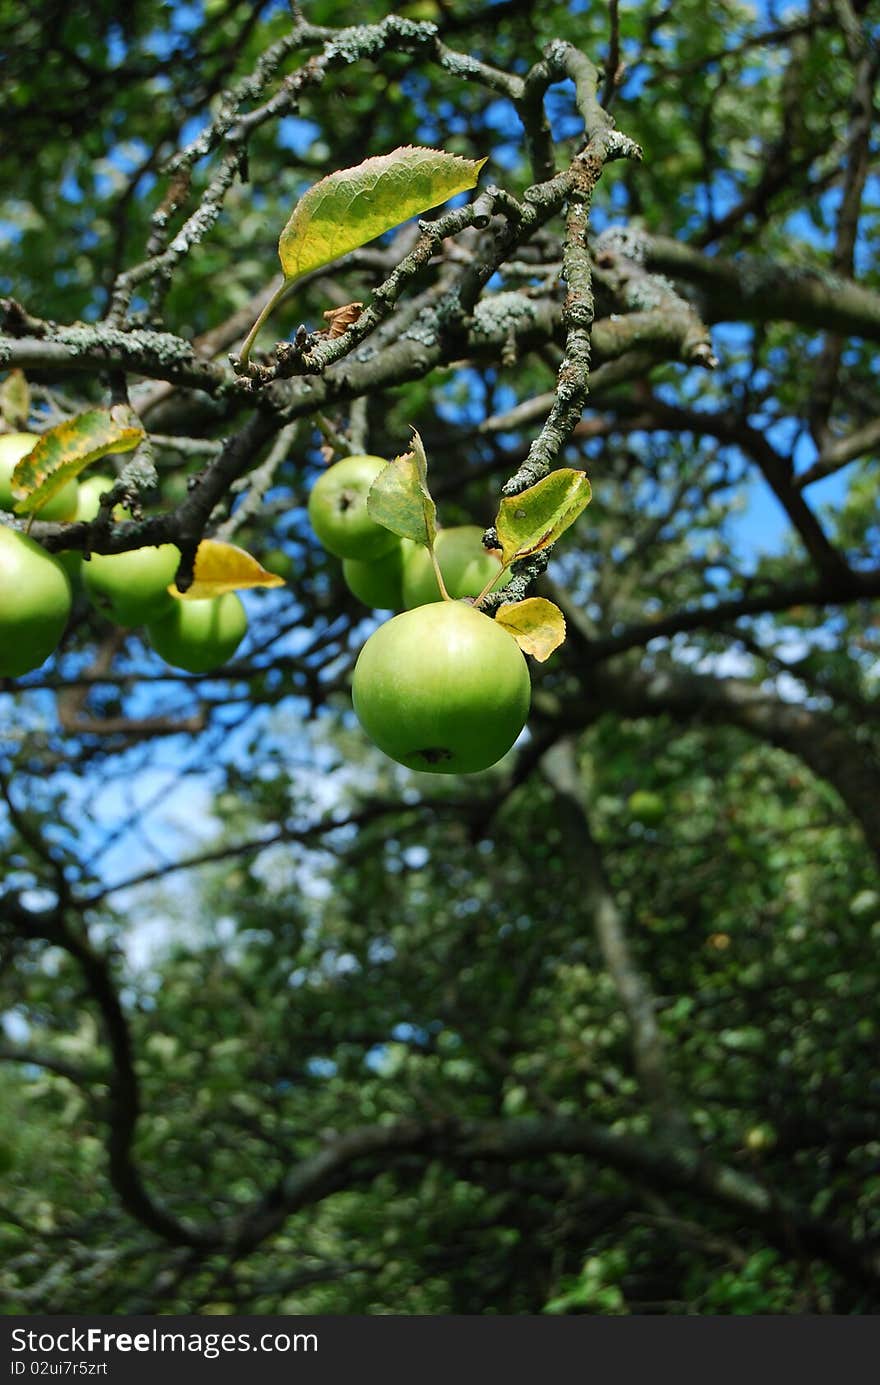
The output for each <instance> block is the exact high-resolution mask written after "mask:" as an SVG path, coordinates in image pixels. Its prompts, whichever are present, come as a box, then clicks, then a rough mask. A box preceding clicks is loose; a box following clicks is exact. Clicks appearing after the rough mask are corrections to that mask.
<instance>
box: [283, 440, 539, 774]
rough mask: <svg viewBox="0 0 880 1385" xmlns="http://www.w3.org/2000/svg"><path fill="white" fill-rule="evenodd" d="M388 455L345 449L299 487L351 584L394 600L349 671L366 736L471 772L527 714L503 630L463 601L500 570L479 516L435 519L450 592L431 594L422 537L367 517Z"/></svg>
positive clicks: (433, 585) (450, 769)
mask: <svg viewBox="0 0 880 1385" xmlns="http://www.w3.org/2000/svg"><path fill="white" fill-rule="evenodd" d="M386 465H387V463H386V462H385V461H384V460H383V458H381V457H372V456H356V457H347V458H346V459H345V460H344V461H341V462H337V463H336V464H335V465H334V466H331V467H329V468H328V470H327V471H326V472H324V473H323V475H322V476H321V477H320V478H319V480H318V481H317V482H316V484H315V485H314V487H313V488H312V491H311V494H310V496H309V506H308V510H309V519H310V521H311V524H312V528H313V529H314V531H315V533H316V534H317V536H318V538H319V539H320V541H321V543H322V544H323V546H324V547H325V548H326V549H327V550H328V552H330V553H333V554H334V555H335V556H336V557H338V558H341V559H342V571H343V576H344V578H345V582H346V584H347V586H348V587H349V589H350V590H351V591H352V592H353V593H354V595H355V596H357V597H358V598H359V600H361V601H363V602H364V603H365V604H366V605H368V606H372V607H373V608H374V609H376V610H392V611H401V612H402V613H401V614H400V615H396V616H394V617H393V618H392V619H391V620H389V621H387V622H386V623H385V624H384V625H381V626H380V627H379V629H378V630H377V631H375V633H374V634H372V635H371V636H370V638H369V639H368V640H367V642H366V644H365V645H364V647H363V649H362V650H361V652H360V655H359V657H358V660H357V664H356V665H355V670H354V678H353V682H352V700H353V703H354V709H355V713H356V715H357V717H358V720H359V721H360V723H361V725H362V727H363V728H364V730H365V731H366V733H367V735H368V736H369V737H370V739H371V740H372V741H373V742H374V744H376V745H377V746H378V747H379V749H380V750H382V751H384V752H385V754H386V755H388V756H389V757H390V758H391V759H392V760H396V761H397V762H398V763H399V764H402V765H406V767H407V768H408V769H417V770H425V771H428V772H431V773H435V774H472V773H475V772H477V771H479V770H483V769H488V768H489V766H490V765H493V764H495V763H496V762H497V761H498V760H500V759H501V757H502V755H505V754H506V753H507V751H508V750H509V749H510V747H511V746H512V745H513V743H514V741H515V740H516V738H517V736H518V735H519V733H520V731H521V730H522V728H523V726H524V725H525V720H526V717H527V715H528V710H529V702H530V697H531V682H530V678H529V671H528V667H527V665H526V661H525V659H524V658H523V655H522V652H521V650H520V648H519V646H518V645H517V643H516V641H515V640H514V639H513V637H512V636H511V635H510V634H508V632H507V631H506V630H505V629H503V628H502V626H500V625H498V624H497V623H496V622H495V621H494V620H492V619H491V618H490V617H489V616H486V615H484V614H483V613H482V612H481V611H479V610H477V609H476V607H475V606H474V605H473V599H474V598H475V597H478V596H480V595H481V594H482V593H483V592H484V591H485V589H486V588H487V586H488V585H489V584H490V583H491V581H492V577H493V575H494V574H495V573H497V574H498V580H497V581H496V582H495V584H494V585H493V586H492V587H491V590H492V591H495V590H499V589H500V588H502V587H504V586H506V584H507V582H508V581H509V579H510V574H509V573H508V572H504V571H502V568H501V563H500V561H499V559H498V558H497V557H496V556H495V555H494V554H492V553H490V552H488V551H487V549H485V548H484V547H483V544H482V530H481V529H480V528H479V526H478V525H462V526H459V527H456V528H449V529H441V530H440V532H439V533H438V535H437V539H436V542H435V545H434V552H435V554H436V557H437V560H438V564H439V567H440V571H441V573H442V575H443V581H444V584H445V586H446V590H447V593H448V595H449V597H450V598H451V599H450V600H444V599H441V592H440V587H439V584H438V582H437V578H436V575H435V572H434V567H433V564H432V562H431V556H430V554H429V552H428V550H427V549H426V548H424V547H423V546H422V545H420V544H417V543H413V542H411V541H410V540H408V539H401V538H399V537H398V536H397V535H396V534H394V533H392V532H391V531H390V530H389V529H386V528H384V527H383V526H382V525H380V524H377V523H376V522H375V520H373V519H372V517H371V516H370V514H369V513H368V511H367V496H368V495H369V492H370V487H371V486H372V485H373V482H374V481H375V480H376V478H377V477H378V476H379V474H380V473H381V472H382V471H383V470H384V468H385V466H386Z"/></svg>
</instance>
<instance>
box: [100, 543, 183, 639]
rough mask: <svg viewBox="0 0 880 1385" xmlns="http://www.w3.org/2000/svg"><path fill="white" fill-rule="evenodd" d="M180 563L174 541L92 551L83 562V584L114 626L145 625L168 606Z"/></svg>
mask: <svg viewBox="0 0 880 1385" xmlns="http://www.w3.org/2000/svg"><path fill="white" fill-rule="evenodd" d="M179 562H180V550H179V549H178V548H176V547H175V545H174V544H173V543H163V544H160V545H159V546H158V547H155V548H134V549H132V550H131V551H130V552H128V553H93V554H92V556H91V558H90V559H89V561H88V562H87V563H83V568H82V577H83V584H84V586H85V589H86V592H87V593H88V597H89V600H90V601H91V602H92V605H93V606H96V607H97V609H98V610H99V611H103V613H104V615H106V616H107V617H108V619H110V620H112V621H114V622H115V623H116V624H117V625H126V626H132V625H146V624H147V622H148V621H152V620H158V619H159V617H160V616H162V615H165V614H166V613H167V612H168V611H169V610H170V609H171V606H172V603H173V602H174V600H175V598H174V597H173V596H171V594H170V593H169V591H168V587H169V586H170V584H171V583H172V582H173V581H174V578H175V575H176V573H177V567H178V564H179Z"/></svg>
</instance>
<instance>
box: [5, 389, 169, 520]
mask: <svg viewBox="0 0 880 1385" xmlns="http://www.w3.org/2000/svg"><path fill="white" fill-rule="evenodd" d="M133 417H134V416H133V415H132V414H131V412H130V410H129V409H128V408H126V407H125V406H124V405H123V406H116V407H114V408H112V409H89V410H88V411H87V412H86V413H84V414H77V415H76V417H75V418H68V419H65V421H64V423H58V424H56V426H55V427H54V428H50V429H48V431H47V432H45V433H44V434H43V436H42V437H41V438H40V440H39V442H38V443H36V444H35V445H34V447H33V448H32V449H31V451H30V452H28V454H27V456H25V457H22V459H21V461H20V462H18V463H17V464H16V467H15V470H14V471H13V473H12V494H13V496H14V497H15V502H16V503H15V513H16V514H17V515H29V514H35V513H36V511H37V510H40V509H42V507H43V505H45V503H46V501H47V500H51V498H52V496H53V495H55V494H56V492H57V491H60V490H61V489H62V487H63V486H65V485H66V484H67V482H68V481H72V480H73V479H74V478H75V477H77V476H78V475H79V473H80V472H81V471H83V470H84V469H85V467H87V466H89V465H90V464H91V463H92V462H96V461H97V460H98V459H99V458H100V457H105V456H106V455H107V453H108V452H131V451H132V450H133V449H134V448H135V447H137V445H138V443H139V442H140V441H141V439H142V438H143V436H144V430H143V428H141V427H140V425H139V424H135V423H134V422H132V419H133Z"/></svg>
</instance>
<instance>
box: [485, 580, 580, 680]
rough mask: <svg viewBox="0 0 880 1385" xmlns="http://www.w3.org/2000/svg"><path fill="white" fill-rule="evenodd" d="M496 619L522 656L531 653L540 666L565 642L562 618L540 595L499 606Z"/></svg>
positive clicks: (560, 613) (559, 612) (557, 610)
mask: <svg viewBox="0 0 880 1385" xmlns="http://www.w3.org/2000/svg"><path fill="white" fill-rule="evenodd" d="M495 619H496V620H497V621H498V624H499V625H503V626H504V628H505V630H506V631H507V632H508V634H511V635H512V636H513V638H514V639H515V640H516V642H517V644H518V645H519V647H520V649H521V650H522V651H523V653H524V654H531V656H532V658H533V659H537V660H538V662H539V663H541V664H542V663H543V662H544V660H545V659H549V657H550V655H551V654H552V653H553V651H554V649H558V648H559V646H560V645H561V644H562V642H563V640H564V639H565V616H564V615H563V614H562V612H561V611H560V609H559V607H558V606H554V605H553V602H552V601H545V600H544V598H543V596H529V597H527V598H526V600H525V601H506V602H505V603H504V605H503V606H499V607H498V610H497V611H496V612H495Z"/></svg>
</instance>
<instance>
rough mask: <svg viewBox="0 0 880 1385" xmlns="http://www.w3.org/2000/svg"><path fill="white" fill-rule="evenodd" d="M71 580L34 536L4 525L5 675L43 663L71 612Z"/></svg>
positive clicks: (0, 560) (0, 668) (0, 611)
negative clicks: (27, 535) (30, 536)
mask: <svg viewBox="0 0 880 1385" xmlns="http://www.w3.org/2000/svg"><path fill="white" fill-rule="evenodd" d="M70 601H71V596H70V582H69V581H68V580H67V573H66V572H65V571H64V568H63V567H62V566H61V564H60V563H59V562H57V561H56V560H55V558H53V557H52V555H51V554H50V553H47V552H46V550H45V548H41V547H40V545H39V544H38V543H35V542H34V540H33V539H29V538H26V537H25V535H24V534H19V533H17V531H16V530H14V529H7V528H6V526H5V525H0V677H2V678H18V677H19V675H20V674H22V673H29V672H30V670H31V669H34V668H39V667H40V664H42V663H44V662H45V660H46V659H48V657H49V655H50V654H51V653H52V651H53V649H55V648H56V646H57V644H58V641H59V640H60V639H61V636H62V635H63V634H64V627H65V625H66V624H67V617H68V616H69V615H70Z"/></svg>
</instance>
